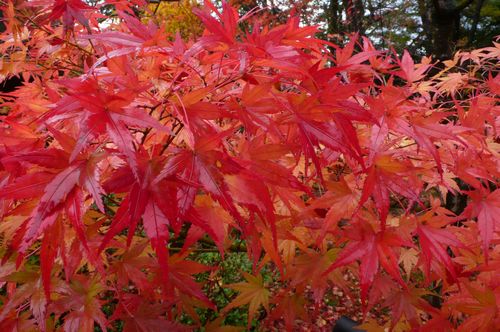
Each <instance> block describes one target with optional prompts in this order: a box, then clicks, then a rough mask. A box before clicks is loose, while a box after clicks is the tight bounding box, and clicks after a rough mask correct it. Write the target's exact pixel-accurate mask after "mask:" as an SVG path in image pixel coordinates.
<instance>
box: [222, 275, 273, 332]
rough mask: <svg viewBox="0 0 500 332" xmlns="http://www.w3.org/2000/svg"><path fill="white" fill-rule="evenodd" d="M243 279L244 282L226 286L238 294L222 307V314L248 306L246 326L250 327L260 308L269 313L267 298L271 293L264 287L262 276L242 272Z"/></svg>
mask: <svg viewBox="0 0 500 332" xmlns="http://www.w3.org/2000/svg"><path fill="white" fill-rule="evenodd" d="M243 277H244V278H245V280H246V281H244V282H239V283H236V284H231V285H228V286H227V287H229V288H231V289H234V290H236V291H238V292H239V294H238V296H237V297H236V298H235V299H234V300H232V301H231V303H229V304H228V305H227V306H226V307H224V310H223V312H226V313H227V312H228V311H229V310H231V309H233V308H236V307H239V306H243V305H246V304H249V308H248V324H247V326H248V327H250V324H251V322H252V319H253V318H254V317H255V314H256V313H257V310H259V308H260V307H261V306H263V307H264V309H265V310H266V311H269V296H270V294H271V293H270V292H269V290H268V289H267V288H266V286H265V285H264V280H263V278H262V275H260V274H258V275H257V276H253V275H251V274H248V273H245V272H243Z"/></svg>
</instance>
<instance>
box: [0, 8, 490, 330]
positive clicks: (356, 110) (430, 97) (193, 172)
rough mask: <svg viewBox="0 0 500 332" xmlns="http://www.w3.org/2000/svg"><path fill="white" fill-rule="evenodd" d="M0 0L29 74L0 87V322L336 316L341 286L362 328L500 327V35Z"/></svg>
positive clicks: (5, 46) (128, 326) (291, 323)
mask: <svg viewBox="0 0 500 332" xmlns="http://www.w3.org/2000/svg"><path fill="white" fill-rule="evenodd" d="M1 3H2V10H3V12H4V18H5V20H6V21H5V24H6V31H5V32H4V33H2V35H1V40H2V43H1V44H0V49H1V53H2V54H3V57H2V62H1V72H0V73H1V75H2V76H3V77H4V78H6V77H11V76H13V75H18V76H21V77H23V78H24V81H25V83H24V85H23V86H22V87H20V88H19V89H17V90H16V91H15V92H13V93H10V94H4V95H2V96H1V98H2V114H3V115H2V116H0V220H1V222H0V234H1V235H0V236H1V237H0V239H1V241H0V243H1V246H0V258H1V267H0V286H1V287H2V288H1V295H0V303H1V308H0V330H1V331H39V330H40V331H94V330H95V329H97V330H98V329H101V330H103V331H104V330H112V331H114V330H123V331H184V330H191V329H195V328H198V327H200V326H205V328H206V329H205V331H236V330H241V329H247V328H249V327H252V328H254V329H257V330H273V329H275V330H283V329H287V330H290V331H291V330H295V329H298V328H299V327H300V326H302V327H305V328H306V329H308V330H309V329H310V330H322V329H323V330H325V331H326V330H328V329H331V325H329V324H331V323H333V322H332V321H328V320H325V315H326V313H325V311H324V308H325V304H328V306H330V307H333V308H346V302H347V301H349V302H350V303H351V305H350V309H349V310H348V311H347V309H346V311H345V312H343V311H342V309H338V310H337V309H336V310H337V311H338V313H339V314H347V315H351V317H353V318H356V319H359V320H363V326H362V327H364V328H365V329H367V330H370V331H378V330H380V331H382V330H383V329H384V327H385V328H390V329H394V330H396V331H410V330H422V331H440V330H441V331H455V330H456V331H494V330H495V329H497V328H498V326H500V314H499V308H500V275H499V271H500V237H499V235H500V190H499V189H497V185H498V179H499V175H500V174H499V170H500V167H499V166H500V165H499V159H498V157H499V151H500V145H499V144H498V143H499V138H498V133H499V129H500V120H499V118H498V115H499V109H500V108H499V101H500V100H499V94H500V75H499V74H498V70H499V67H498V64H499V58H500V44H493V46H492V47H488V48H484V49H479V50H474V51H471V52H462V53H458V54H456V56H455V58H454V59H451V60H449V61H447V62H444V63H440V64H437V65H436V64H434V63H433V62H432V59H430V58H423V59H422V61H421V62H419V63H414V61H413V60H412V58H411V56H410V55H409V54H408V53H407V52H405V53H404V54H403V55H402V56H398V55H395V54H393V53H391V52H382V51H379V50H376V49H374V47H373V46H372V44H371V43H370V41H369V40H367V39H365V38H358V37H357V36H352V37H351V41H350V42H349V43H348V44H347V45H345V46H344V47H338V46H336V45H332V44H329V43H328V42H325V41H322V40H318V39H315V33H316V32H317V28H316V27H308V26H301V25H300V24H299V19H298V18H297V17H290V18H289V19H288V21H287V23H286V24H285V25H280V26H276V27H274V28H272V29H270V28H268V27H266V26H260V25H259V24H258V23H256V24H255V25H248V24H245V25H243V24H241V23H242V22H243V21H245V20H247V19H248V18H249V16H250V15H251V14H252V13H250V14H249V15H247V16H245V17H239V15H238V12H237V10H236V9H235V8H233V7H231V6H229V5H227V4H225V3H224V4H223V5H222V8H218V7H216V6H215V5H213V4H212V3H210V2H206V3H205V6H204V7H200V8H194V13H195V14H196V15H197V17H198V18H199V20H200V21H201V22H202V23H203V24H204V28H205V31H204V32H203V35H202V36H201V37H199V38H197V39H192V40H183V39H182V37H181V34H170V33H168V32H167V31H166V30H165V25H163V24H159V25H158V24H157V22H155V20H141V18H140V17H137V16H136V14H137V13H140V10H137V8H143V9H144V11H145V12H146V11H149V12H151V7H147V4H146V3H143V1H142V0H134V1H120V0H106V1H103V2H102V4H100V5H99V6H101V7H103V6H108V7H107V8H110V7H109V6H111V8H112V9H113V18H112V19H110V18H109V17H108V16H107V14H104V13H103V12H100V11H99V8H101V7H91V6H89V5H87V4H85V3H84V2H83V1H81V0H40V1H14V0H5V1H3V2H1ZM132 7H135V8H134V10H132ZM252 20H254V18H252ZM103 21H104V23H102V22H103ZM255 21H256V22H257V21H258V20H255ZM209 250H212V251H215V252H219V253H220V255H219V254H217V255H219V257H220V261H219V263H217V264H203V263H202V262H200V260H199V259H197V257H198V255H199V254H200V253H201V252H204V251H209ZM238 251H243V252H246V253H247V254H246V255H247V256H248V258H249V259H250V261H251V262H252V267H251V269H250V270H249V271H246V272H242V273H241V276H239V277H238V278H239V279H238V280H239V281H238V282H234V283H229V284H224V283H223V282H222V281H221V279H220V278H219V277H220V275H218V269H219V268H220V266H219V265H220V264H223V263H222V262H224V260H225V259H226V257H228V255H230V254H231V253H232V252H238ZM201 276H204V277H201ZM214 289H215V290H217V291H218V292H222V293H221V294H223V295H224V296H227V297H228V298H227V303H226V304H225V305H224V306H221V305H220V303H217V302H216V301H214V298H213V293H214ZM335 294H337V295H338V294H341V295H340V296H337V297H335ZM327 302H328V303H327ZM234 310H240V311H242V312H243V311H244V312H246V311H247V310H248V316H247V318H245V322H244V324H243V325H242V326H239V327H235V326H232V327H231V326H229V324H230V322H229V320H228V319H227V317H228V316H229V315H230V314H231V312H234ZM207 312H210V313H211V314H210V315H206V314H203V315H202V314H201V313H207Z"/></svg>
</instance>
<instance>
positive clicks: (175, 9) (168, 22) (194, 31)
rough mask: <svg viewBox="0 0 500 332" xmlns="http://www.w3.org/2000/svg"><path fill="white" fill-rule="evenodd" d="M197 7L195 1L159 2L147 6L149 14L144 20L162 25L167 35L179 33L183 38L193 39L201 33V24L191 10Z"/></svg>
mask: <svg viewBox="0 0 500 332" xmlns="http://www.w3.org/2000/svg"><path fill="white" fill-rule="evenodd" d="M195 7H199V4H198V2H197V1H196V0H179V1H160V2H159V3H151V4H150V5H149V10H150V12H149V13H147V14H146V17H145V20H151V19H153V20H155V21H156V22H157V23H158V24H159V25H162V24H163V25H164V26H165V30H166V31H167V32H168V33H171V34H175V33H177V31H179V32H180V34H181V36H182V37H184V38H194V37H197V36H200V35H201V34H202V33H203V24H202V23H201V21H200V19H199V18H198V17H197V16H196V15H194V14H193V8H195Z"/></svg>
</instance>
